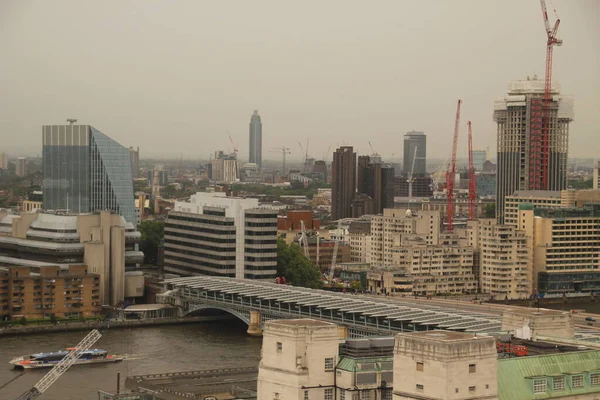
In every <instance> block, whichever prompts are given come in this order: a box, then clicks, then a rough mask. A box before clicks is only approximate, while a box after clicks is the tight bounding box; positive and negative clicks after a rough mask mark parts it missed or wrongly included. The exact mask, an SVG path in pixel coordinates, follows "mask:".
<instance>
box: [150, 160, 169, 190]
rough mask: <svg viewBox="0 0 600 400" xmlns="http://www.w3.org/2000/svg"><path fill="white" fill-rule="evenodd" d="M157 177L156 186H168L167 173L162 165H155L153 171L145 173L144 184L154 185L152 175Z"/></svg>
mask: <svg viewBox="0 0 600 400" xmlns="http://www.w3.org/2000/svg"><path fill="white" fill-rule="evenodd" d="M155 174H156V175H158V182H157V183H158V186H159V187H165V186H167V185H168V184H169V173H168V171H167V170H165V169H164V167H163V166H162V165H155V166H154V169H151V170H148V171H146V182H148V186H153V185H154V175H155Z"/></svg>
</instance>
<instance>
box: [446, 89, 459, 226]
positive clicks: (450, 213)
mask: <svg viewBox="0 0 600 400" xmlns="http://www.w3.org/2000/svg"><path fill="white" fill-rule="evenodd" d="M461 103H462V100H458V103H457V105H456V119H455V120H454V139H453V141H452V158H451V159H450V165H449V166H448V171H447V172H446V189H447V190H448V204H447V206H446V218H447V221H448V232H452V231H453V230H454V224H453V222H454V176H455V175H456V148H457V146H458V131H459V128H460V126H459V125H460V105H461Z"/></svg>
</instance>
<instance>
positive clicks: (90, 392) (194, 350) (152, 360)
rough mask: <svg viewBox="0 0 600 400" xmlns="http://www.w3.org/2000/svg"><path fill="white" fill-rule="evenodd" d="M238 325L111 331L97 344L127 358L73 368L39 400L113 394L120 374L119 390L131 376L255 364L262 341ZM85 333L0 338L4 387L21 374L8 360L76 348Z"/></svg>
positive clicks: (11, 393)
mask: <svg viewBox="0 0 600 400" xmlns="http://www.w3.org/2000/svg"><path fill="white" fill-rule="evenodd" d="M246 329H247V327H246V325H245V324H243V323H242V322H240V321H237V320H232V321H220V322H207V323H199V324H192V325H181V326H174V325H171V326H160V327H151V328H135V329H115V330H110V329H108V330H107V331H106V332H105V333H104V335H103V337H102V338H101V339H100V340H99V341H98V342H97V343H96V345H95V346H93V347H97V348H102V349H104V350H106V351H108V352H109V353H111V354H127V361H123V362H120V363H115V364H99V365H80V366H73V367H71V369H70V370H68V371H67V372H66V373H65V374H64V375H63V376H62V377H61V378H60V379H59V380H58V381H57V382H56V383H55V384H54V385H53V386H52V387H50V388H49V389H48V390H47V391H46V392H45V393H44V395H43V397H40V400H41V399H43V400H83V399H97V395H96V391H97V390H99V389H100V390H107V391H114V390H115V389H116V377H117V372H119V371H120V372H121V386H122V387H123V385H124V383H125V377H126V376H127V375H141V374H148V373H158V372H177V371H194V370H203V369H211V368H227V367H247V366H257V365H258V362H259V360H260V348H261V339H260V338H255V337H251V336H248V335H247V334H246ZM86 334H87V332H82V331H79V332H67V333H53V334H48V335H43V334H39V335H26V336H15V337H5V338H0V386H2V385H3V384H4V383H6V382H7V381H9V380H10V379H12V378H14V377H15V376H16V375H18V374H19V372H17V371H14V370H13V369H11V365H9V364H8V362H9V361H10V360H11V359H12V358H14V357H17V356H21V355H24V354H31V353H35V352H41V351H44V352H46V351H56V350H59V349H64V348H67V347H71V346H74V345H76V344H77V343H78V342H79V341H80V340H81V339H83V337H84V336H85V335H86ZM47 371H48V370H29V371H27V372H26V373H25V374H24V375H23V376H21V377H20V378H18V379H16V380H15V381H14V382H12V383H10V384H9V385H8V386H6V387H5V388H4V389H0V399H2V400H12V399H14V398H15V397H17V396H18V395H20V394H21V393H23V392H25V391H26V390H28V389H29V388H31V387H32V386H33V385H34V384H35V383H36V382H37V381H38V380H39V379H41V378H42V376H43V375H44V374H45V373H46V372H47Z"/></svg>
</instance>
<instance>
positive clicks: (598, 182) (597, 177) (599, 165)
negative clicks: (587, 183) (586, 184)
mask: <svg viewBox="0 0 600 400" xmlns="http://www.w3.org/2000/svg"><path fill="white" fill-rule="evenodd" d="M598 171H600V162H599V161H594V174H593V178H592V179H593V182H592V184H593V186H592V187H593V188H594V189H595V190H599V189H600V173H598Z"/></svg>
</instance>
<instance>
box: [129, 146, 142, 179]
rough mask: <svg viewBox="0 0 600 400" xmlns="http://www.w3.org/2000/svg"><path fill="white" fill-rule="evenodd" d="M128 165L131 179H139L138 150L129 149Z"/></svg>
mask: <svg viewBox="0 0 600 400" xmlns="http://www.w3.org/2000/svg"><path fill="white" fill-rule="evenodd" d="M129 163H130V164H131V177H132V178H133V179H138V178H139V177H140V148H139V147H138V148H137V149H136V150H134V149H133V147H131V146H130V147H129Z"/></svg>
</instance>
